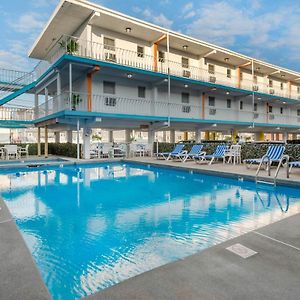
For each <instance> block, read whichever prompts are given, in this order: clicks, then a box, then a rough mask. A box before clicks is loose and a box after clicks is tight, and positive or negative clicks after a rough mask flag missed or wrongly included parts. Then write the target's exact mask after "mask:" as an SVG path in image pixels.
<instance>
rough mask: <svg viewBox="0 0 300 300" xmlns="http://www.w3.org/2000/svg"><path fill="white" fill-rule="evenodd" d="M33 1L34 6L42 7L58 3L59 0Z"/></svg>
mask: <svg viewBox="0 0 300 300" xmlns="http://www.w3.org/2000/svg"><path fill="white" fill-rule="evenodd" d="M31 2H32V5H33V6H34V7H38V8H40V7H49V6H52V5H53V6H54V5H57V4H58V2H59V0H32V1H31Z"/></svg>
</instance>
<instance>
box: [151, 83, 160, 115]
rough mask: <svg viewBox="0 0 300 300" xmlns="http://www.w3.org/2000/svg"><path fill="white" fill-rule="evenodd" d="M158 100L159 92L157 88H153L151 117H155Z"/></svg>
mask: <svg viewBox="0 0 300 300" xmlns="http://www.w3.org/2000/svg"><path fill="white" fill-rule="evenodd" d="M157 98H158V90H157V86H154V87H153V96H152V101H151V109H150V111H151V115H152V116H155V103H156V102H157Z"/></svg>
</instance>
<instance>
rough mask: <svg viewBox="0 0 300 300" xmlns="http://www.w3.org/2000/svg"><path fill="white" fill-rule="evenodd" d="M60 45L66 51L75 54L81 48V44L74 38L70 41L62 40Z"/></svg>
mask: <svg viewBox="0 0 300 300" xmlns="http://www.w3.org/2000/svg"><path fill="white" fill-rule="evenodd" d="M59 44H60V46H61V47H62V48H64V49H65V50H66V53H68V54H71V55H73V54H74V53H76V52H77V51H78V50H79V44H78V42H77V41H75V40H74V39H70V40H68V41H61V42H60V43H59Z"/></svg>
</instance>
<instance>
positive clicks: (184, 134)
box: [183, 131, 189, 141]
mask: <svg viewBox="0 0 300 300" xmlns="http://www.w3.org/2000/svg"><path fill="white" fill-rule="evenodd" d="M183 139H184V140H185V141H187V140H188V139H189V133H188V132H187V131H185V132H184V133H183Z"/></svg>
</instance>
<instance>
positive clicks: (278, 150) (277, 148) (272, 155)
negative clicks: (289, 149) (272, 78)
mask: <svg viewBox="0 0 300 300" xmlns="http://www.w3.org/2000/svg"><path fill="white" fill-rule="evenodd" d="M284 150H285V146H283V145H272V146H269V148H268V150H267V153H266V154H265V155H264V156H263V157H262V158H253V159H245V160H244V163H246V166H247V168H250V166H251V165H252V164H260V163H266V164H267V163H268V161H270V166H271V165H272V163H274V162H279V161H280V160H281V158H282V156H283V153H284Z"/></svg>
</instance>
